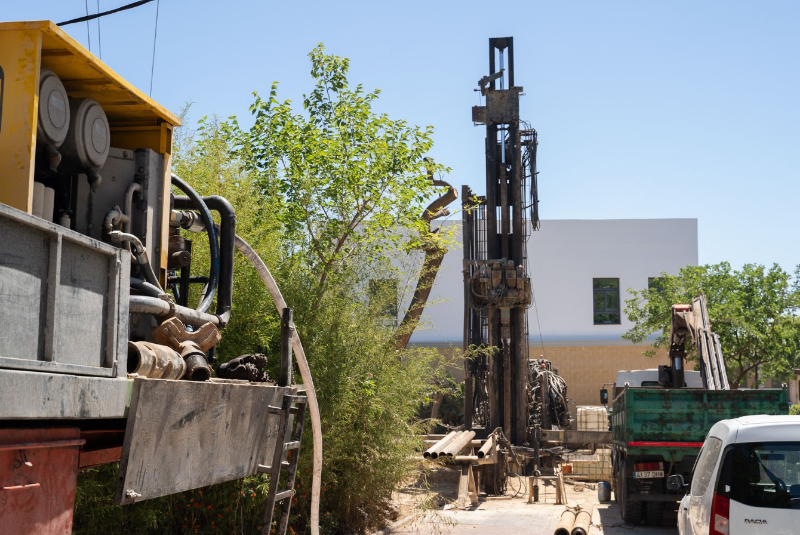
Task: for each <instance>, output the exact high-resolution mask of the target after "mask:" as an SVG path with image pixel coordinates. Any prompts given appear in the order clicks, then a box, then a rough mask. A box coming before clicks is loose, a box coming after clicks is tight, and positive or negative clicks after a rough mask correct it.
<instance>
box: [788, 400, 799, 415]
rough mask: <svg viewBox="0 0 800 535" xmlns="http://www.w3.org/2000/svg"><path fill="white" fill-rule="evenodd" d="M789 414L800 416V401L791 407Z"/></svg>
mask: <svg viewBox="0 0 800 535" xmlns="http://www.w3.org/2000/svg"><path fill="white" fill-rule="evenodd" d="M789 414H790V415H791V416H800V403H795V404H794V405H792V406H791V407H789Z"/></svg>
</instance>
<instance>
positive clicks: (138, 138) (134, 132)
mask: <svg viewBox="0 0 800 535" xmlns="http://www.w3.org/2000/svg"><path fill="white" fill-rule="evenodd" d="M111 146H112V147H116V148H118V149H129V150H136V149H152V150H154V151H156V152H158V153H163V151H162V150H160V148H161V127H160V126H129V127H117V128H115V127H112V128H111Z"/></svg>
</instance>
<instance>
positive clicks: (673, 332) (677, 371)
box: [658, 294, 730, 390]
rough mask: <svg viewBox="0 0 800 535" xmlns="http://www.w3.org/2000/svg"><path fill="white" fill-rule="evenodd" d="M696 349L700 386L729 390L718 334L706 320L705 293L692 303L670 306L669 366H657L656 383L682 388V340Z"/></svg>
mask: <svg viewBox="0 0 800 535" xmlns="http://www.w3.org/2000/svg"><path fill="white" fill-rule="evenodd" d="M687 336H689V337H690V341H691V345H692V347H693V348H696V350H697V356H698V357H699V358H698V360H699V361H700V375H701V377H702V379H703V388H707V389H709V390H729V389H730V385H729V384H728V373H727V371H726V368H725V359H724V358H723V356H722V347H721V346H720V342H719V335H717V334H716V333H714V332H712V331H711V323H710V321H709V319H708V308H707V306H706V296H705V295H703V294H701V295H699V296H697V297H695V298H694V299H693V300H692V306H689V305H686V304H676V305H672V319H671V322H670V329H669V361H670V364H669V366H659V367H658V372H659V373H658V376H659V383H660V384H661V385H662V386H664V387H670V388H683V387H684V386H686V383H685V381H684V364H685V360H686V341H687Z"/></svg>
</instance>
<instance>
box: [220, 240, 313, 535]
mask: <svg viewBox="0 0 800 535" xmlns="http://www.w3.org/2000/svg"><path fill="white" fill-rule="evenodd" d="M235 243H236V248H237V249H238V250H239V252H240V253H242V254H243V255H244V256H245V257H246V258H247V260H249V261H250V263H251V264H253V267H254V268H256V271H257V272H258V275H259V276H260V277H261V280H262V282H263V283H264V285H265V286H266V287H267V290H269V294H270V295H271V296H272V301H273V302H274V303H275V306H276V307H277V309H278V312H279V313H282V312H283V309H284V308H286V301H285V300H284V299H283V295H281V291H280V289H279V288H278V285H277V284H276V283H275V279H274V278H273V277H272V273H270V271H269V268H267V265H266V264H265V263H264V261H263V260H261V257H260V256H258V253H256V252H255V251H254V250H253V248H252V247H250V245H249V244H248V243H247V242H246V241H244V240H243V239H242V238H241V236H238V235H237V236H236V238H235ZM292 349H294V355H295V357H296V358H297V367H298V369H299V371H300V377H302V378H303V385H304V386H305V387H306V397H307V398H308V411H309V413H310V415H311V432H312V435H313V439H314V467H313V473H312V478H311V535H319V497H320V488H321V486H322V420H321V419H320V415H319V404H318V403H317V391H316V390H315V389H314V380H313V379H312V377H311V370H310V369H309V367H308V360H307V359H306V353H305V351H304V350H303V344H302V343H301V342H300V335H299V334H298V333H297V331H296V330H295V335H294V336H293V337H292Z"/></svg>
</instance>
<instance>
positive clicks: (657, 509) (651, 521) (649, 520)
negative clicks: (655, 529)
mask: <svg viewBox="0 0 800 535" xmlns="http://www.w3.org/2000/svg"><path fill="white" fill-rule="evenodd" d="M646 503H647V509H646V511H645V515H644V517H645V518H644V523H645V524H647V525H648V526H660V525H661V520H662V519H663V517H664V502H646Z"/></svg>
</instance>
